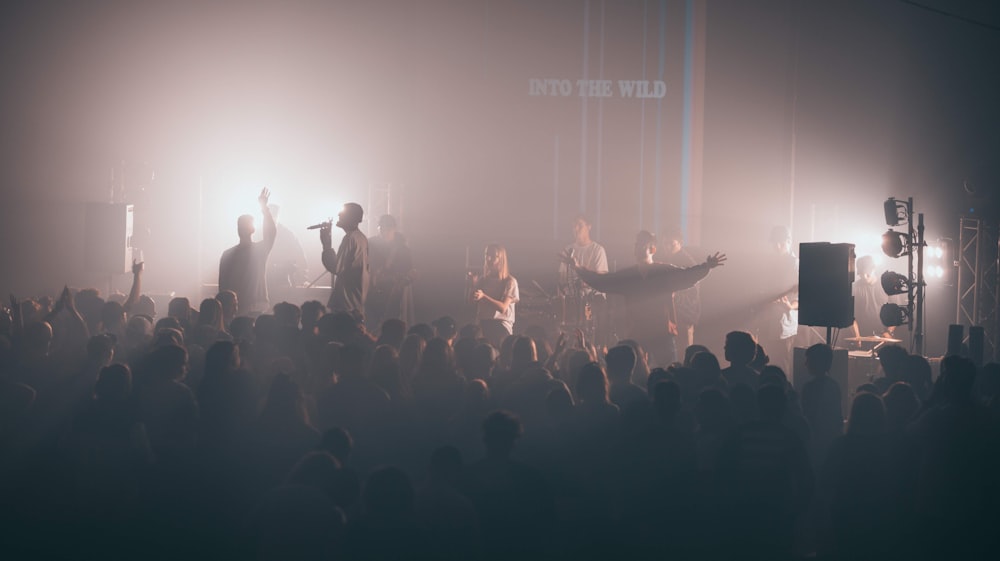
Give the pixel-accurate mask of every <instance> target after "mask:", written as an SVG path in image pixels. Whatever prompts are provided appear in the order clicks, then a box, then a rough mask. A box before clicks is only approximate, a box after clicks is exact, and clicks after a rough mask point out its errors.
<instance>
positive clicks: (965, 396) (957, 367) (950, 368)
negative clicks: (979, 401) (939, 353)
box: [934, 355, 976, 404]
mask: <svg viewBox="0 0 1000 561" xmlns="http://www.w3.org/2000/svg"><path fill="white" fill-rule="evenodd" d="M975 382H976V365H975V363H973V362H972V361H971V360H969V359H967V358H965V357H960V356H957V355H950V356H946V357H944V359H942V360H941V377H940V378H939V379H938V383H937V386H936V387H935V388H934V391H935V392H937V393H939V394H940V395H941V397H943V398H945V399H946V400H948V401H949V402H950V403H954V404H962V403H968V402H969V400H971V399H972V387H973V386H974V385H975Z"/></svg>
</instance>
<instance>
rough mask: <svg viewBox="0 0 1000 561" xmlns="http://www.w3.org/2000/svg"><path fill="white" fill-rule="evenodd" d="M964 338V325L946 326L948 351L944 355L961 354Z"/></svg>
mask: <svg viewBox="0 0 1000 561" xmlns="http://www.w3.org/2000/svg"><path fill="white" fill-rule="evenodd" d="M964 338H965V326H963V325H958V324H954V323H953V324H951V325H949V326H948V351H947V352H946V353H945V356H961V355H962V339H964Z"/></svg>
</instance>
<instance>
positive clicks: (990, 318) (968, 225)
mask: <svg viewBox="0 0 1000 561" xmlns="http://www.w3.org/2000/svg"><path fill="white" fill-rule="evenodd" d="M998 241H1000V237H998V232H997V227H996V225H993V224H990V223H988V222H986V221H984V220H980V219H978V218H962V219H960V220H959V242H958V253H957V255H956V258H957V264H958V278H957V287H958V307H957V317H956V320H955V323H957V324H960V325H964V326H966V327H971V326H975V325H979V326H982V327H983V330H984V331H985V340H984V341H983V355H984V356H983V359H984V360H985V361H986V362H989V361H994V360H997V357H998V347H1000V340H998V338H1000V326H998V315H997V306H998V304H1000V292H998V288H1000V284H998V282H997V276H998V273H1000V251H998Z"/></svg>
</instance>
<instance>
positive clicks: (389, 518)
mask: <svg viewBox="0 0 1000 561" xmlns="http://www.w3.org/2000/svg"><path fill="white" fill-rule="evenodd" d="M415 495H416V492H415V491H414V489H413V483H412V482H411V481H410V478H409V476H408V475H406V473H405V472H404V471H402V470H401V469H399V468H396V467H392V466H386V467H379V468H376V469H374V470H372V472H371V473H370V474H369V475H368V478H367V479H366V480H365V485H364V488H363V489H362V492H361V506H362V509H361V516H360V517H358V518H356V519H354V520H351V522H350V523H349V524H348V534H347V551H346V553H347V557H348V558H350V559H360V560H372V561H381V560H385V561H390V560H395V559H429V558H430V557H429V544H428V542H427V536H426V535H425V534H424V533H423V529H422V528H421V524H420V521H418V520H417V514H416V511H415V510H414V502H415Z"/></svg>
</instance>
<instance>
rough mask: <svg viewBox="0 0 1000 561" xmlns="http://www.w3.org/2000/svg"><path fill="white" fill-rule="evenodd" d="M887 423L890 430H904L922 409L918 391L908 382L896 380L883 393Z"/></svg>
mask: <svg viewBox="0 0 1000 561" xmlns="http://www.w3.org/2000/svg"><path fill="white" fill-rule="evenodd" d="M882 403H883V404H884V405H885V419H886V424H887V425H888V427H889V429H890V430H902V429H904V428H905V427H906V425H907V424H909V422H910V421H912V420H913V418H914V417H915V416H916V415H917V411H919V410H920V398H918V397H917V392H915V391H913V388H912V387H911V386H910V385H909V384H907V383H906V382H896V383H895V384H893V385H891V386H889V389H888V390H887V391H886V392H885V394H883V395H882Z"/></svg>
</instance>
